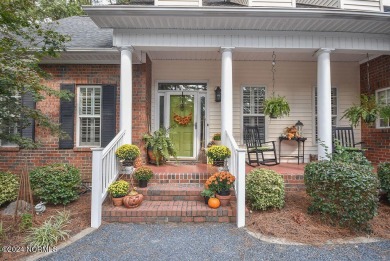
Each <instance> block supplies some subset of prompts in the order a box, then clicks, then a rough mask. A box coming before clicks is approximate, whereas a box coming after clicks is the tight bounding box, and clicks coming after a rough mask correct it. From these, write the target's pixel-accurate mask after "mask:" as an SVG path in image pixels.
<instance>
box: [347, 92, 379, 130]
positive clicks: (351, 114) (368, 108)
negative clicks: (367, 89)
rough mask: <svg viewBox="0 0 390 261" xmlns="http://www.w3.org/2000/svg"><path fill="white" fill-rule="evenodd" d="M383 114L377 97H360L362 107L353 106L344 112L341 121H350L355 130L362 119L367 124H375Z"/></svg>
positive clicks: (364, 95) (365, 95) (363, 95)
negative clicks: (344, 119)
mask: <svg viewBox="0 0 390 261" xmlns="http://www.w3.org/2000/svg"><path fill="white" fill-rule="evenodd" d="M380 112H381V109H380V105H379V104H378V103H377V102H376V98H375V95H367V94H362V95H360V105H355V104H354V105H353V106H352V107H350V108H348V109H346V110H345V111H344V115H343V117H341V119H343V118H346V119H348V120H349V121H350V122H351V124H352V125H353V126H355V128H356V127H357V126H358V124H359V122H360V119H362V120H363V121H364V122H365V123H367V124H369V125H370V124H373V123H374V122H375V121H376V119H377V117H378V116H379V114H380Z"/></svg>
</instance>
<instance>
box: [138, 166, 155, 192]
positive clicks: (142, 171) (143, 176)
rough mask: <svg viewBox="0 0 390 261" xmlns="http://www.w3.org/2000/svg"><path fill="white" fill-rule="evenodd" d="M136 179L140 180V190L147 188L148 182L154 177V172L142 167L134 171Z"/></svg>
mask: <svg viewBox="0 0 390 261" xmlns="http://www.w3.org/2000/svg"><path fill="white" fill-rule="evenodd" d="M133 175H134V179H136V180H138V186H139V187H140V188H146V187H147V186H148V181H149V180H150V179H151V178H152V177H153V171H152V169H151V168H148V167H140V168H137V169H136V170H135V171H134V174H133Z"/></svg>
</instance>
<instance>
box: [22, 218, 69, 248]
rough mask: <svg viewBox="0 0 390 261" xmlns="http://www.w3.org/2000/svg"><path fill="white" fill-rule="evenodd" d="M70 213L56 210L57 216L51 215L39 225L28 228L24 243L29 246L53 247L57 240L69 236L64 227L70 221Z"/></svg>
mask: <svg viewBox="0 0 390 261" xmlns="http://www.w3.org/2000/svg"><path fill="white" fill-rule="evenodd" d="M69 218H70V213H69V212H67V211H63V212H58V215H57V216H51V217H49V218H48V219H47V220H45V222H44V223H43V224H42V225H41V226H40V227H33V228H31V229H30V231H29V233H28V235H27V237H26V243H27V244H28V245H29V246H31V247H53V246H55V245H56V244H57V243H58V242H59V241H61V240H65V239H67V238H68V237H69V231H68V230H65V227H66V226H67V225H68V224H69V223H70V221H69Z"/></svg>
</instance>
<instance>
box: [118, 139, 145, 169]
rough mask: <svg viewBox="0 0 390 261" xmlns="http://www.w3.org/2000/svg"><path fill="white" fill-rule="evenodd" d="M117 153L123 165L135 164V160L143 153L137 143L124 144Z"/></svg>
mask: <svg viewBox="0 0 390 261" xmlns="http://www.w3.org/2000/svg"><path fill="white" fill-rule="evenodd" d="M115 155H116V156H117V157H118V159H119V160H120V162H121V163H122V165H123V166H133V163H134V160H135V159H136V158H137V157H138V156H139V155H141V151H140V149H139V148H138V147H137V146H136V145H132V144H124V145H122V146H120V147H119V148H118V149H117V150H116V151H115Z"/></svg>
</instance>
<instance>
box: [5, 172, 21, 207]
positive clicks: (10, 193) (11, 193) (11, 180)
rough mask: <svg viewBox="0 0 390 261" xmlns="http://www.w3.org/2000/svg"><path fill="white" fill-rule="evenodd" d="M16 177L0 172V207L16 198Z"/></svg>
mask: <svg viewBox="0 0 390 261" xmlns="http://www.w3.org/2000/svg"><path fill="white" fill-rule="evenodd" d="M18 189H19V182H18V177H16V175H14V174H12V173H10V172H0V206H1V205H3V204H4V203H6V202H10V201H13V200H15V199H16V198H17V196H18Z"/></svg>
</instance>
